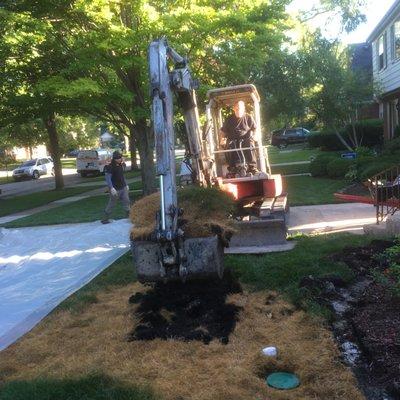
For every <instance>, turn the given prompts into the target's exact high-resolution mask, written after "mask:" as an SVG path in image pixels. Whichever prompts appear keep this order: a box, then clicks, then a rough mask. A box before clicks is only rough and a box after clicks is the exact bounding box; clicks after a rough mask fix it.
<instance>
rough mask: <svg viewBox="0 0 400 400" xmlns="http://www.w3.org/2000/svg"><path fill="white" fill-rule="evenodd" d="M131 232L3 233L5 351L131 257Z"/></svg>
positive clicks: (121, 225) (123, 224)
mask: <svg viewBox="0 0 400 400" xmlns="http://www.w3.org/2000/svg"><path fill="white" fill-rule="evenodd" d="M130 226H131V224H130V222H129V221H128V220H119V221H114V222H113V223H111V224H108V225H102V224H101V223H100V222H99V221H97V222H91V223H84V224H71V225H55V226H42V227H33V228H19V229H4V228H0V350H3V349H4V348H6V347H7V346H9V345H10V344H11V343H13V342H15V341H16V340H17V339H18V338H19V337H20V336H22V335H23V334H24V333H26V332H28V331H29V330H30V329H32V328H33V327H34V326H35V325H36V324H37V323H38V322H39V321H40V320H41V319H42V318H43V317H45V316H46V315H47V314H48V313H49V312H50V311H51V310H53V309H54V308H55V307H56V306H57V305H58V304H59V303H61V302H62V301H63V300H64V299H65V298H67V297H68V296H69V295H71V294H72V293H74V292H75V291H76V290H78V289H79V288H81V287H82V286H84V285H85V284H86V283H87V282H89V281H90V280H91V279H93V278H94V277H95V276H96V275H97V274H99V273H100V272H101V271H103V270H104V269H105V268H106V267H107V266H109V265H110V264H112V263H113V262H114V261H115V260H116V259H117V258H119V257H120V256H121V255H122V254H124V253H125V252H127V251H128V250H129V230H130Z"/></svg>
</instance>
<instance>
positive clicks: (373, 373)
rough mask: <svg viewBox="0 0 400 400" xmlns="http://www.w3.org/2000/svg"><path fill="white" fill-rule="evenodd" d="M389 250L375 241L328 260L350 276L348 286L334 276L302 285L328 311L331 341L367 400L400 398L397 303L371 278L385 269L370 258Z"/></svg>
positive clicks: (308, 280) (388, 244) (387, 243)
mask: <svg viewBox="0 0 400 400" xmlns="http://www.w3.org/2000/svg"><path fill="white" fill-rule="evenodd" d="M392 245H393V242H391V241H383V240H376V241H373V242H371V243H370V245H369V246H364V247H357V248H355V247H352V248H346V249H344V250H343V251H342V252H341V253H338V254H335V255H333V256H331V257H330V258H331V260H333V261H336V262H343V263H345V264H347V265H348V266H349V267H350V268H351V269H352V270H353V271H354V273H355V275H356V279H355V283H353V284H352V285H351V286H347V287H345V286H344V285H343V283H344V282H343V281H340V280H337V279H336V278H335V277H324V278H314V277H308V278H306V279H303V281H302V282H301V285H302V287H305V288H307V289H309V290H311V291H312V293H317V295H316V296H315V300H317V301H318V302H320V303H322V304H324V305H328V306H330V307H331V308H332V311H333V312H334V315H335V321H334V322H333V330H334V333H335V337H336V339H337V340H338V342H339V344H340V346H341V348H342V351H343V356H344V359H345V361H347V362H348V364H350V365H351V367H352V368H353V370H354V372H355V374H356V376H357V378H358V380H359V383H360V386H361V388H362V389H363V391H364V394H365V396H366V398H367V399H369V400H389V399H392V400H396V399H400V298H399V297H396V296H395V295H394V294H393V293H392V292H391V291H390V289H389V288H388V287H386V286H384V285H383V284H382V283H380V282H378V281H376V279H374V276H375V274H376V272H377V271H379V272H383V271H384V269H385V265H384V264H382V263H378V262H376V261H375V259H374V256H375V255H377V254H379V253H382V252H383V251H385V250H386V249H387V248H389V247H391V246H392Z"/></svg>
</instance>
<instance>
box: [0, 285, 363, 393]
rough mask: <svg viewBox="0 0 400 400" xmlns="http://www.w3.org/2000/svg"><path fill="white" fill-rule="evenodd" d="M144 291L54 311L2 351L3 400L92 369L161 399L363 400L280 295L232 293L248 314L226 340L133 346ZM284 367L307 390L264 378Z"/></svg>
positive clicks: (319, 335) (331, 350)
mask: <svg viewBox="0 0 400 400" xmlns="http://www.w3.org/2000/svg"><path fill="white" fill-rule="evenodd" d="M146 290H147V288H146V287H144V286H142V285H140V284H138V283H131V284H129V285H127V286H122V287H116V288H114V290H112V291H103V292H101V293H97V303H94V304H89V305H87V307H86V308H85V309H84V310H83V311H82V312H81V313H71V312H69V311H65V310H60V311H58V312H57V313H54V314H52V315H51V316H50V317H48V318H47V319H46V320H45V321H44V322H42V323H41V324H40V325H39V326H37V327H36V328H34V329H33V330H32V331H31V332H30V333H28V334H27V335H25V336H24V337H23V338H22V339H21V340H19V341H18V342H17V343H15V344H14V345H12V346H10V347H9V348H8V349H6V350H4V351H3V352H2V353H1V357H0V377H1V378H0V399H2V400H3V398H4V399H7V397H4V395H3V389H2V386H1V384H3V385H4V384H5V383H8V382H12V381H16V380H24V381H31V380H35V379H37V378H38V377H40V378H41V379H49V380H58V379H75V380H76V379H80V377H82V376H87V375H90V374H93V373H94V374H101V373H106V374H107V375H108V376H109V377H110V378H111V379H113V380H116V381H118V382H120V384H121V385H123V386H124V387H129V386H130V385H131V386H138V387H146V386H148V385H151V388H152V390H154V392H155V395H157V396H158V397H159V398H160V399H164V400H177V399H185V400H209V399H215V400H232V399H235V400H248V399H263V400H264V399H265V400H267V399H274V400H291V399H293V400H294V399H296V400H299V399H304V400H306V399H307V400H309V399H324V400H333V399H337V400H339V399H341V400H342V399H352V400H361V399H363V396H362V395H361V394H360V392H359V390H358V389H357V387H356V384H355V380H354V377H353V375H352V374H351V372H350V370H349V369H348V368H346V367H345V366H344V365H343V363H342V362H341V361H340V358H339V352H338V350H337V347H336V345H335V344H334V340H333V338H332V335H331V333H330V332H329V331H328V330H327V329H326V328H324V327H323V325H322V324H321V323H320V322H319V321H317V320H315V319H312V318H311V317H309V316H307V315H306V314H305V313H304V312H303V311H298V310H295V309H294V308H293V307H292V306H290V305H289V304H288V303H287V302H285V301H283V300H282V299H281V298H280V297H279V296H277V295H276V293H273V292H270V293H269V295H268V296H267V294H266V293H265V292H258V293H250V292H248V291H244V292H243V293H241V294H240V293H238V294H233V295H231V296H229V297H228V299H227V301H228V303H230V304H234V305H236V306H238V307H241V308H242V311H241V313H240V315H239V321H238V322H237V325H236V329H235V330H234V332H233V333H232V334H231V335H230V340H229V343H228V344H223V343H221V342H220V341H219V340H213V341H211V342H210V343H209V345H205V344H203V343H202V342H199V341H190V342H184V341H180V340H167V341H165V340H161V339H155V340H152V341H132V342H128V341H127V335H128V334H129V332H132V329H134V327H135V326H137V324H139V323H140V322H139V320H138V319H135V318H133V319H132V315H135V313H134V310H135V307H137V305H131V304H129V302H128V299H129V298H130V297H131V295H132V294H134V293H145V292H146ZM268 345H274V346H276V347H277V348H278V351H279V357H278V359H277V361H269V360H266V359H264V358H263V357H262V356H261V355H260V351H261V349H262V348H263V347H265V346H268ZM280 370H285V371H288V372H294V373H296V374H297V375H298V376H299V377H300V379H301V386H300V387H299V388H297V389H295V390H292V391H289V392H280V391H277V390H274V389H271V388H268V387H267V386H266V384H265V377H266V375H267V374H268V373H269V372H272V371H280ZM10 384H11V383H10ZM5 387H7V386H5ZM4 390H5V389H4ZM2 396H3V398H2ZM45 398H46V397H35V398H34V400H42V399H45ZM109 398H110V399H114V398H117V397H111V396H110V397H109ZM7 400H8V399H7Z"/></svg>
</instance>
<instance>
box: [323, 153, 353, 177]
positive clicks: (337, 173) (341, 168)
mask: <svg viewBox="0 0 400 400" xmlns="http://www.w3.org/2000/svg"><path fill="white" fill-rule="evenodd" d="M352 165H355V161H354V160H346V159H343V158H335V159H333V160H331V161H329V162H328V164H327V166H326V171H327V173H328V176H329V177H330V178H344V176H345V175H346V173H347V172H348V171H349V169H350V167H351V166H352Z"/></svg>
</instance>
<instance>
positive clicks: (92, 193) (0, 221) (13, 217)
mask: <svg viewBox="0 0 400 400" xmlns="http://www.w3.org/2000/svg"><path fill="white" fill-rule="evenodd" d="M140 180H141V178H140V177H136V178H131V179H127V180H126V182H127V183H128V184H130V183H133V182H139V181H140ZM99 184H101V182H92V184H89V185H86V184H85V185H84V186H98V185H99ZM101 194H104V195H106V185H105V184H104V187H101V188H98V189H93V190H88V191H87V192H84V193H80V194H78V195H76V196H69V197H64V198H63V199H59V200H55V201H52V202H51V203H48V204H44V205H43V206H40V207H36V208H32V209H30V210H25V211H21V212H18V213H15V214H10V215H6V216H4V217H1V218H0V225H1V224H6V223H8V222H11V221H15V220H17V219H21V218H24V217H28V216H29V215H33V214H37V213H40V212H42V211H45V210H51V209H53V208H57V207H60V206H62V205H64V204H69V203H74V202H75V201H79V200H82V199H86V198H88V197H92V196H98V195H101Z"/></svg>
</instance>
